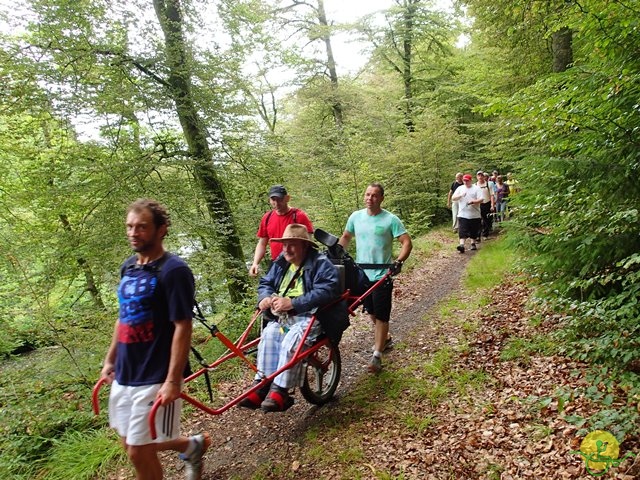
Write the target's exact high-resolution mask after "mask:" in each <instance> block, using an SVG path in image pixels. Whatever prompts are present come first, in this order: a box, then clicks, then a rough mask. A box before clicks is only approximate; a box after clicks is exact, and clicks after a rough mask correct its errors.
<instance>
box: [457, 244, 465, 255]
mask: <svg viewBox="0 0 640 480" xmlns="http://www.w3.org/2000/svg"><path fill="white" fill-rule="evenodd" d="M456 250H458V251H459V252H460V253H464V245H458V246H457V247H456Z"/></svg>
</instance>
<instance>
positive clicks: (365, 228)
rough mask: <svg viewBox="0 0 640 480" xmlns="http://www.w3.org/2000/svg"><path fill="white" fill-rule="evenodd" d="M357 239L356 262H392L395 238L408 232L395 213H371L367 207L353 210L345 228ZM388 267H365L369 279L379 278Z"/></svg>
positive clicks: (384, 211) (383, 211)
mask: <svg viewBox="0 0 640 480" xmlns="http://www.w3.org/2000/svg"><path fill="white" fill-rule="evenodd" d="M345 230H346V231H347V232H349V233H350V234H351V235H353V236H354V237H355V239H356V262H357V263H374V264H378V263H380V264H385V263H386V264H389V263H392V253H393V252H392V250H393V239H394V238H398V237H399V236H400V235H403V234H405V233H407V230H406V229H405V228H404V225H403V224H402V221H401V220H400V219H399V218H398V217H396V216H395V215H394V214H393V213H391V212H388V211H386V210H384V209H383V210H382V211H381V212H380V213H379V214H377V215H373V216H372V215H369V214H368V213H367V209H366V208H364V209H362V210H358V211H356V212H353V213H352V214H351V216H350V217H349V220H347V226H346V228H345ZM387 270H388V268H384V267H383V268H379V269H365V273H366V274H367V277H369V280H372V281H376V280H379V279H380V278H382V277H383V276H384V274H385V273H387Z"/></svg>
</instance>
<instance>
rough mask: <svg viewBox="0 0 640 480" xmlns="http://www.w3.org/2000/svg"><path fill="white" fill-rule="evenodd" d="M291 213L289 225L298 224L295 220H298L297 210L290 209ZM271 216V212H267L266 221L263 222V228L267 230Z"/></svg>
mask: <svg viewBox="0 0 640 480" xmlns="http://www.w3.org/2000/svg"><path fill="white" fill-rule="evenodd" d="M291 211H292V212H293V222H291V223H298V222H296V220H298V209H297V208H291ZM271 215H273V210H271V211H269V215H267V218H266V220H265V221H264V228H265V229H266V228H267V225H269V220H270V219H271Z"/></svg>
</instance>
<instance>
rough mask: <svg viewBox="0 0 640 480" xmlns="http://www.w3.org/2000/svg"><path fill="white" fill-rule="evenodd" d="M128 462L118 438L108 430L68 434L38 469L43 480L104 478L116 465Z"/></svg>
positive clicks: (55, 445) (57, 441)
mask: <svg viewBox="0 0 640 480" xmlns="http://www.w3.org/2000/svg"><path fill="white" fill-rule="evenodd" d="M125 462H127V460H126V458H125V455H124V451H123V449H122V446H121V445H120V442H119V439H118V438H117V437H116V435H115V434H114V433H111V432H110V431H108V430H94V431H90V432H69V433H67V434H65V435H64V436H63V437H62V438H61V439H59V440H56V441H55V442H54V446H53V448H52V449H51V451H50V455H49V457H48V458H47V459H46V460H45V461H44V463H43V464H42V466H41V468H40V469H39V470H40V471H39V474H38V479H41V480H67V479H69V478H73V479H74V480H90V479H92V478H96V476H97V477H98V478H103V477H104V476H106V474H107V472H108V471H110V470H111V469H112V468H113V466H114V464H124V463H125Z"/></svg>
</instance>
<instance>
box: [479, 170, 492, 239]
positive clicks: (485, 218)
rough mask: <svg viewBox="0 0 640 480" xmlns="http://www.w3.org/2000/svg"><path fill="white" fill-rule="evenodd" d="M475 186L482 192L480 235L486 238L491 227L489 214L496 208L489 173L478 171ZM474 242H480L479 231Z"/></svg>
mask: <svg viewBox="0 0 640 480" xmlns="http://www.w3.org/2000/svg"><path fill="white" fill-rule="evenodd" d="M476 177H477V182H476V186H477V187H478V188H479V189H480V191H481V192H482V203H481V204H480V216H481V218H482V229H481V230H482V236H483V237H484V238H485V239H486V238H487V237H488V236H489V234H490V233H491V229H492V228H493V216H492V215H491V214H492V213H493V212H494V211H495V209H496V203H495V202H496V200H495V196H494V194H493V190H492V188H491V185H489V181H488V179H489V174H488V173H485V172H483V171H479V172H478V173H477V175H476ZM476 242H477V243H480V233H478V237H477V238H476Z"/></svg>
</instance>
